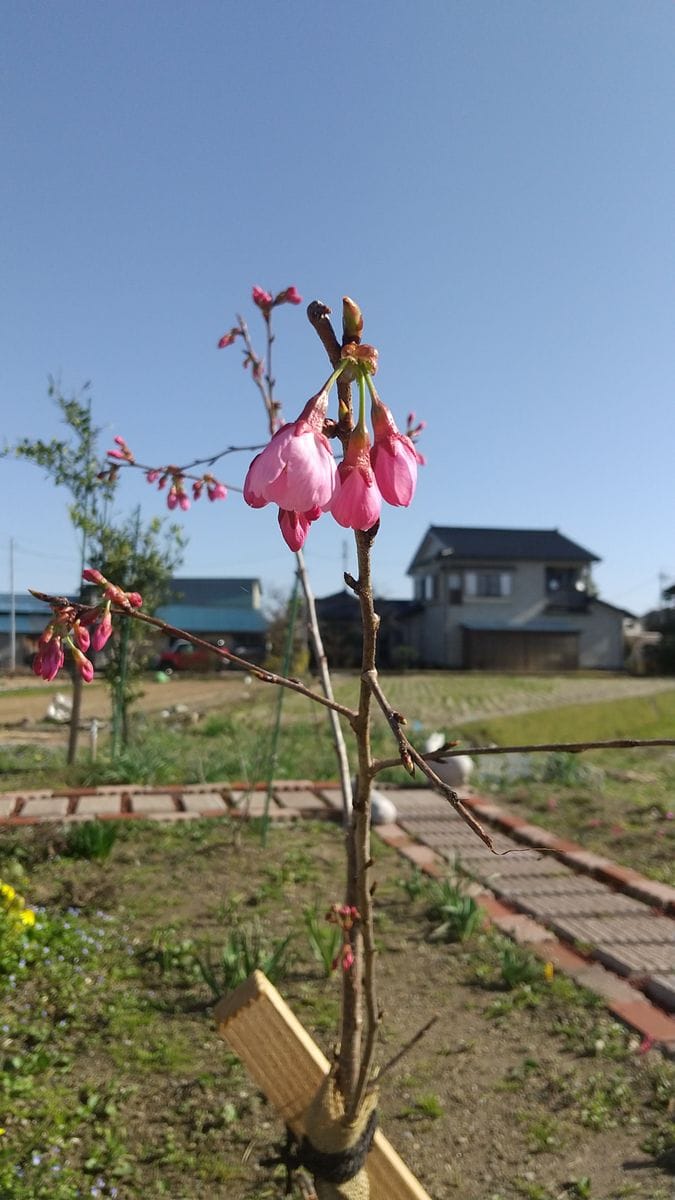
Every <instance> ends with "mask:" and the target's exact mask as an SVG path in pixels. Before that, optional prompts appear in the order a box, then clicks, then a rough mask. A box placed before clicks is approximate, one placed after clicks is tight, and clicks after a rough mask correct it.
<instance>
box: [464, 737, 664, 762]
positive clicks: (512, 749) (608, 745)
mask: <svg viewBox="0 0 675 1200" xmlns="http://www.w3.org/2000/svg"><path fill="white" fill-rule="evenodd" d="M648 746H675V738H611V739H610V740H608V741H600V742H536V743H535V744H534V745H531V746H470V747H467V748H466V749H465V750H448V751H446V753H444V754H443V758H455V757H456V756H457V755H458V754H472V755H476V754H535V753H537V752H538V751H540V750H564V751H565V753H567V754H582V753H583V751H584V750H643V749H645V748H646V747H648Z"/></svg>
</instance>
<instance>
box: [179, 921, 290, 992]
mask: <svg viewBox="0 0 675 1200" xmlns="http://www.w3.org/2000/svg"><path fill="white" fill-rule="evenodd" d="M291 940H292V935H291V934H289V935H288V936H287V937H285V938H281V939H278V940H277V941H275V942H273V943H272V944H271V945H268V944H267V943H266V942H265V941H264V940H263V936H262V932H261V930H260V927H259V926H258V925H254V926H252V927H251V928H248V929H247V928H245V927H244V926H242V927H240V928H238V929H233V930H232V931H231V933H230V934H229V937H228V939H227V941H226V942H225V944H224V946H223V947H222V948H221V950H220V953H219V954H217V955H214V951H213V947H212V946H208V947H207V948H206V951H205V952H204V953H201V954H200V953H195V955H194V961H195V963H196V965H197V968H198V969H199V973H200V975H201V977H202V979H203V980H204V983H205V984H206V985H207V987H209V988H210V990H211V992H212V994H213V997H214V999H219V998H220V997H221V996H222V995H224V994H225V993H226V992H231V991H232V990H233V989H234V988H236V987H238V986H239V984H240V983H243V982H244V980H245V979H248V977H249V975H252V974H253V972H254V971H263V972H264V974H265V975H266V976H267V978H268V979H269V981H270V983H278V982H279V980H281V979H283V978H284V976H285V975H286V973H287V971H288V968H289V954H288V948H289V946H290V943H291Z"/></svg>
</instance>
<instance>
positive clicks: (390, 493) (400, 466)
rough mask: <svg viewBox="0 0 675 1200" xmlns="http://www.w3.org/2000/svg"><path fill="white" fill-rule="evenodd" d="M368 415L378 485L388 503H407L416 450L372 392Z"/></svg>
mask: <svg viewBox="0 0 675 1200" xmlns="http://www.w3.org/2000/svg"><path fill="white" fill-rule="evenodd" d="M371 419H372V422H373V430H374V434H375V444H374V446H373V449H372V450H371V452H370V460H371V462H372V464H373V470H374V472H375V478H376V479H377V485H378V487H379V489H380V491H381V493H382V495H383V497H384V499H385V500H386V501H387V504H394V505H403V506H404V507H407V506H408V505H409V504H410V502H411V500H412V498H413V496H414V494H415V485H416V483H417V453H416V451H415V447H414V446H413V444H412V442H411V440H410V438H409V437H406V435H405V434H404V433H399V431H398V429H397V427H396V423H395V421H394V418H393V417H392V415H391V413H390V411H389V409H388V408H387V406H386V405H385V404H383V403H382V401H381V400H380V398H379V396H378V395H377V392H375V391H374V390H373V392H372V406H371Z"/></svg>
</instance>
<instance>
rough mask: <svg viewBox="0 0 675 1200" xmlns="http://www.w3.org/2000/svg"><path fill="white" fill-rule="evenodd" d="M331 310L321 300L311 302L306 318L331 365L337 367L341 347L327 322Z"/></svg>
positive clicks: (329, 322)
mask: <svg viewBox="0 0 675 1200" xmlns="http://www.w3.org/2000/svg"><path fill="white" fill-rule="evenodd" d="M330 313H331V310H330V309H329V307H328V305H327V304H323V303H322V301H321V300H312V303H311V304H308V305H307V318H308V320H309V323H310V325H311V326H312V328H313V329H315V330H316V332H317V333H318V335H319V337H320V339H321V343H322V345H323V348H324V350H325V351H326V354H327V355H328V357H329V359H330V361H331V364H332V365H333V366H334V367H337V365H338V363H339V361H340V359H341V357H342V347H341V345H340V343H339V341H338V340H337V337H336V336H335V330H334V329H333V325H332V322H331V321H330V320H329V317H330Z"/></svg>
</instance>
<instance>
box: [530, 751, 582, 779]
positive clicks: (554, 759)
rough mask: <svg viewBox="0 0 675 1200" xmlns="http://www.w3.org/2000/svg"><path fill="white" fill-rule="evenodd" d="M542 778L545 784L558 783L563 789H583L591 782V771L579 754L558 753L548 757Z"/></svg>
mask: <svg viewBox="0 0 675 1200" xmlns="http://www.w3.org/2000/svg"><path fill="white" fill-rule="evenodd" d="M541 777H542V779H543V780H544V783H558V784H561V786H562V787H582V786H583V785H584V784H586V783H588V782H589V769H588V767H587V766H585V764H584V763H582V762H581V760H580V759H579V756H578V755H577V754H566V753H565V752H563V751H556V752H555V753H554V754H548V755H547V756H546V759H545V762H544V767H543V770H542V776H541Z"/></svg>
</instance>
